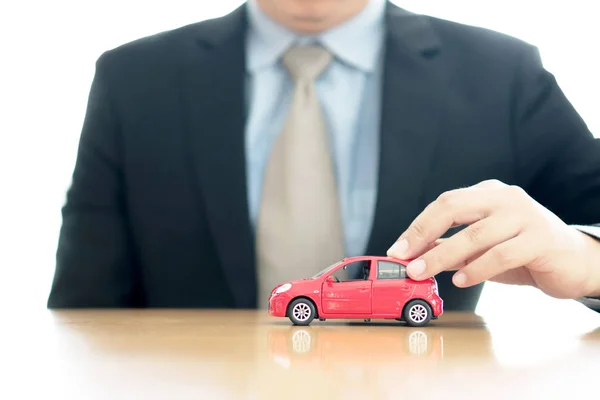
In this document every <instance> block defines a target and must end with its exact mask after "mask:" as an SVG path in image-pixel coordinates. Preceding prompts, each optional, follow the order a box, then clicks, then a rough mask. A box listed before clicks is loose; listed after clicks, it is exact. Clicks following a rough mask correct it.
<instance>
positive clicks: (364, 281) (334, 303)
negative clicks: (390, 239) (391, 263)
mask: <svg viewBox="0 0 600 400" xmlns="http://www.w3.org/2000/svg"><path fill="white" fill-rule="evenodd" d="M370 269H371V260H362V261H354V262H349V263H348V264H345V265H342V266H340V267H339V268H337V269H336V270H335V271H333V272H332V273H331V274H330V275H329V276H330V277H334V279H333V280H332V279H326V280H325V281H324V282H323V288H322V290H321V293H322V296H321V301H322V309H323V312H324V313H326V314H370V313H371V283H372V281H371V279H370V277H369V272H370Z"/></svg>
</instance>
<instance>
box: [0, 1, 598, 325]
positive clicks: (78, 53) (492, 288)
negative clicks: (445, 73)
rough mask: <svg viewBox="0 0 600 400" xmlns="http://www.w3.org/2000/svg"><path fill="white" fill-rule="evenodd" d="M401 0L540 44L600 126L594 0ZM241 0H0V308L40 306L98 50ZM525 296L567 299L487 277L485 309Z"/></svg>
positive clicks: (515, 305)
mask: <svg viewBox="0 0 600 400" xmlns="http://www.w3.org/2000/svg"><path fill="white" fill-rule="evenodd" d="M395 2H396V3H397V4H398V5H400V6H402V7H404V8H407V9H409V10H411V11H416V12H422V13H426V14H430V15H434V16H437V17H442V18H446V19H451V20H455V21H458V22H464V23H469V24H473V25H479V26H484V27H488V28H491V29H495V30H498V31H502V32H505V33H508V34H511V35H514V36H517V37H520V38H522V39H524V40H526V41H529V42H530V43H533V44H535V45H537V46H538V47H539V48H540V50H541V52H542V56H543V59H544V63H545V65H546V67H547V68H548V69H549V70H551V71H552V72H553V73H554V74H555V75H556V77H557V79H558V81H559V84H560V85H561V87H562V88H563V90H564V91H565V92H566V93H567V95H568V97H569V98H570V100H571V101H572V102H573V103H574V105H575V107H576V108H577V109H578V110H579V112H580V113H581V115H582V116H583V118H584V119H585V120H586V122H587V123H588V125H589V127H590V128H591V129H592V131H593V132H594V133H595V135H596V136H599V135H600V112H599V111H600V101H599V100H598V95H599V93H600V81H599V78H598V76H599V74H598V71H599V70H600V61H599V58H598V55H597V50H598V48H599V45H598V39H600V29H599V28H598V25H597V24H596V22H597V21H596V20H597V12H596V9H597V4H596V3H597V2H595V1H593V0H570V1H551V0H547V1H536V0H489V1H481V0H429V1H428V0H405V1H402V0H398V1H395ZM240 4H241V1H240V0H195V1H184V0H170V1H164V0H162V1H148V0H145V1H139V0H118V1H117V0H104V1H102V2H91V1H89V0H88V1H64V0H48V1H26V0H21V1H13V2H8V1H7V2H3V3H2V5H0V45H1V46H0V308H2V309H5V310H7V311H9V312H14V313H17V314H18V315H20V316H27V315H31V313H34V312H42V311H43V310H44V308H45V303H46V299H47V296H48V291H49V288H50V283H51V279H52V275H53V270H54V256H55V250H56V242H57V235H58V230H59V228H60V223H61V220H60V208H61V206H62V204H63V201H64V195H65V190H66V189H67V187H68V185H69V183H70V178H71V173H72V168H73V163H74V160H75V154H76V149H77V143H78V139H79V134H80V129H81V124H82V120H83V117H84V111H85V107H86V102H87V95H88V91H89V85H90V83H91V79H92V77H93V74H94V63H95V61H96V59H97V58H98V56H99V55H100V54H101V53H102V52H104V51H105V50H107V49H110V48H113V47H116V46H118V45H120V44H122V43H125V42H127V41H130V40H134V39H137V38H139V37H142V36H146V35H150V34H154V33H157V32H160V31H163V30H168V29H172V28H176V27H178V26H181V25H185V24H188V23H193V22H197V21H200V20H203V19H207V18H212V17H217V16H221V15H224V14H225V13H227V12H229V11H231V10H233V9H234V8H235V7H237V6H238V5H240ZM530 301H534V302H536V301H537V302H544V304H547V302H548V301H550V302H552V304H556V305H560V304H563V302H561V301H554V300H550V299H548V298H545V297H544V296H542V295H540V294H539V293H538V292H537V291H535V290H530V289H525V288H509V287H505V286H500V285H488V286H487V287H486V289H485V291H484V295H483V298H482V301H481V303H480V306H479V311H480V312H482V311H486V310H487V311H491V310H494V309H495V310H500V308H502V310H504V312H512V311H513V310H514V311H518V310H519V309H521V307H520V306H519V305H521V306H522V305H523V304H531V303H528V302H530ZM528 308H529V307H528ZM554 311H557V309H554Z"/></svg>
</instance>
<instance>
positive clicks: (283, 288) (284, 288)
mask: <svg viewBox="0 0 600 400" xmlns="http://www.w3.org/2000/svg"><path fill="white" fill-rule="evenodd" d="M291 287H292V284H291V283H286V284H284V285H281V286H279V287H278V288H277V290H275V293H283V292H287V291H288V290H290V289H291Z"/></svg>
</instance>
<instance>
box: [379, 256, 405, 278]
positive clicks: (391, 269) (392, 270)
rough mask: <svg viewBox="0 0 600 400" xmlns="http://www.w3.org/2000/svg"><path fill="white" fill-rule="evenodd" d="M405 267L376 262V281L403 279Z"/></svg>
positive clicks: (388, 262) (387, 262) (391, 263)
mask: <svg viewBox="0 0 600 400" xmlns="http://www.w3.org/2000/svg"><path fill="white" fill-rule="evenodd" d="M404 278H406V266H404V265H402V264H398V263H395V262H392V261H383V260H382V261H378V262H377V279H404Z"/></svg>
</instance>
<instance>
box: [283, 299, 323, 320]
mask: <svg viewBox="0 0 600 400" xmlns="http://www.w3.org/2000/svg"><path fill="white" fill-rule="evenodd" d="M316 315H317V310H316V309H315V306H314V305H313V303H312V301H310V300H307V299H296V300H294V301H292V302H291V303H290V305H289V307H288V318H289V319H290V321H292V323H293V324H294V325H310V323H311V322H312V320H313V319H315V316H316Z"/></svg>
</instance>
